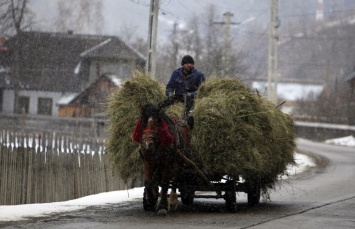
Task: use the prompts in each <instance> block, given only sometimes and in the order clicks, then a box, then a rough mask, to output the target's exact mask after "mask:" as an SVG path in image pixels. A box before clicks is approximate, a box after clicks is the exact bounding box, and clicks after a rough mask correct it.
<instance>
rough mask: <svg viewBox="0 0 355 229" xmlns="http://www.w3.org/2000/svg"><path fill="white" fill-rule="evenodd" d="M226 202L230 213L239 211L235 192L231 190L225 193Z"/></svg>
mask: <svg viewBox="0 0 355 229" xmlns="http://www.w3.org/2000/svg"><path fill="white" fill-rule="evenodd" d="M225 200H226V209H227V211H228V212H232V213H234V212H236V211H237V198H236V192H235V190H229V191H226V193H225Z"/></svg>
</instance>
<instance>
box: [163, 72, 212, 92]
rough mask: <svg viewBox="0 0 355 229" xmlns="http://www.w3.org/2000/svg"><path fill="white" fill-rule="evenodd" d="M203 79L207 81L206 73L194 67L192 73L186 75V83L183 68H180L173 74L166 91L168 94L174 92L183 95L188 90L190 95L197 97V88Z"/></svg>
mask: <svg viewBox="0 0 355 229" xmlns="http://www.w3.org/2000/svg"><path fill="white" fill-rule="evenodd" d="M203 81H205V76H204V74H203V73H202V72H201V71H200V70H198V69H196V68H193V69H192V71H191V73H189V74H187V75H186V83H184V78H183V68H178V69H176V70H175V71H173V73H172V74H171V77H170V80H169V82H168V84H167V85H166V91H165V92H166V95H167V96H169V94H172V93H174V92H175V95H178V96H179V95H181V96H182V95H183V94H184V93H185V92H188V93H190V96H192V97H195V95H196V93H197V89H198V88H199V87H200V85H201V83H202V82H203ZM185 84H186V87H185Z"/></svg>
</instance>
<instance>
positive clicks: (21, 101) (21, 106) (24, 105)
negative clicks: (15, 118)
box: [15, 96, 30, 114]
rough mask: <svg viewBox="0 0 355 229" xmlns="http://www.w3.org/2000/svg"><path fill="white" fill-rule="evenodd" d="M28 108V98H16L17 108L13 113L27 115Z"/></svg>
mask: <svg viewBox="0 0 355 229" xmlns="http://www.w3.org/2000/svg"><path fill="white" fill-rule="evenodd" d="M29 107H30V97H28V96H19V97H18V106H15V113H17V114H28V111H29Z"/></svg>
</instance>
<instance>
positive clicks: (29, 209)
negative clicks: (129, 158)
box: [0, 136, 355, 221]
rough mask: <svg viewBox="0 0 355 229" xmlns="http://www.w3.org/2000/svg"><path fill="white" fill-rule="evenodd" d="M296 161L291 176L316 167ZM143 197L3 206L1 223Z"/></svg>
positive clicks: (135, 193)
mask: <svg viewBox="0 0 355 229" xmlns="http://www.w3.org/2000/svg"><path fill="white" fill-rule="evenodd" d="M325 142H326V143H329V144H337V145H344V146H350V147H354V146H355V139H354V137H353V136H349V137H344V138H339V139H330V140H327V141H325ZM295 161H296V163H297V166H290V167H289V168H288V173H289V174H290V175H291V176H292V175H294V174H298V173H301V172H302V171H304V170H305V169H306V168H309V167H312V166H315V164H314V162H313V161H312V159H311V158H309V157H307V156H306V155H303V154H298V153H296V154H295ZM142 195H143V187H139V188H134V189H130V190H123V191H114V192H105V193H99V194H95V195H90V196H86V197H82V198H79V199H75V200H69V201H63V202H55V203H43V204H24V205H12V206H10V205H1V206H0V221H18V220H25V219H26V218H29V217H43V216H46V215H50V214H54V213H60V212H69V211H76V210H80V209H84V208H86V207H89V206H93V205H108V204H117V203H124V202H128V201H135V200H137V198H139V199H140V198H142Z"/></svg>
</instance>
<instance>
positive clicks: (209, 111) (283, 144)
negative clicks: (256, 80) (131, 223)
mask: <svg viewBox="0 0 355 229" xmlns="http://www.w3.org/2000/svg"><path fill="white" fill-rule="evenodd" d="M164 88H165V87H164V86H163V85H161V84H160V83H158V82H156V81H155V80H152V79H151V78H150V77H148V76H147V75H144V74H142V73H139V72H135V74H134V75H133V77H132V78H130V79H128V80H126V81H125V82H124V83H123V85H122V87H121V88H120V89H118V90H117V91H116V92H114V93H113V94H112V96H111V97H110V98H109V102H108V106H109V115H110V125H109V139H108V146H107V150H108V152H109V154H110V155H111V156H112V159H113V162H114V164H115V165H116V168H117V169H118V172H119V173H120V175H121V177H122V178H123V179H125V180H127V179H128V178H132V177H134V176H136V175H141V174H142V160H141V158H140V156H139V153H138V147H137V144H136V143H133V142H132V140H131V135H132V132H133V130H134V126H135V122H136V120H137V119H138V118H139V112H140V106H141V105H144V104H146V103H148V102H151V103H156V104H157V103H159V102H162V101H163V100H164V99H165V95H164ZM181 111H182V105H181V104H178V105H174V106H172V107H171V108H169V109H168V110H167V114H168V115H172V114H174V115H180V114H181ZM193 113H194V118H195V127H194V130H193V132H192V135H193V139H192V147H193V152H194V153H195V155H197V156H198V157H199V158H200V160H201V161H202V163H203V165H204V169H205V170H207V171H212V172H214V173H218V174H223V175H224V174H225V175H231V176H237V175H249V176H258V177H260V178H261V179H263V184H265V185H269V184H272V183H273V182H274V181H275V180H276V178H277V176H278V175H280V174H282V173H283V172H284V171H285V169H286V165H288V164H290V163H294V159H293V150H294V147H295V144H294V137H295V136H294V130H293V121H292V120H291V119H290V118H289V117H288V116H287V115H285V114H283V113H282V112H281V111H279V110H278V109H276V108H275V106H274V105H273V104H271V103H269V102H268V101H266V100H265V99H263V98H261V97H259V96H258V95H256V94H254V93H252V92H251V91H250V90H249V89H248V88H247V87H245V86H244V85H243V84H242V83H240V82H239V81H237V80H235V79H209V80H207V81H206V82H205V83H203V85H202V86H201V88H200V90H199V92H198V96H197V98H196V100H195V108H194V111H193Z"/></svg>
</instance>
